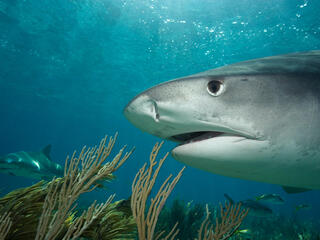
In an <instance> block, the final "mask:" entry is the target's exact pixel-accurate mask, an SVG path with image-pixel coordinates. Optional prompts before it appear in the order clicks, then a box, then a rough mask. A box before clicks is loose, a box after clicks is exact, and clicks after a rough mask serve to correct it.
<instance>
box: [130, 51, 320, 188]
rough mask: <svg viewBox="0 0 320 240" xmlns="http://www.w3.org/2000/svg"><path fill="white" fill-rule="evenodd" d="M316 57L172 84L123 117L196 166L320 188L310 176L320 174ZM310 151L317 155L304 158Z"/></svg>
mask: <svg viewBox="0 0 320 240" xmlns="http://www.w3.org/2000/svg"><path fill="white" fill-rule="evenodd" d="M309 55H310V54H309ZM309 55H308V54H300V55H299V54H297V55H294V56H293V55H291V56H290V55H288V56H289V57H288V56H284V57H283V56H281V57H270V58H264V59H258V60H252V61H247V62H242V63H238V64H234V65H229V66H225V67H221V68H218V69H214V70H210V71H207V72H204V73H199V74H196V75H192V76H188V77H183V78H179V79H175V80H172V81H169V82H165V83H163V84H160V85H157V86H155V87H152V88H150V89H148V90H146V91H144V92H142V93H141V94H139V95H138V96H137V97H135V98H134V99H133V100H132V101H131V102H130V103H129V104H128V105H127V106H126V108H125V109H124V115H125V116H126V118H127V119H128V120H129V121H130V122H131V123H132V124H134V125H135V126H136V127H138V128H139V129H141V130H142V131H145V132H148V133H150V134H152V135H155V136H157V137H160V138H163V139H168V140H171V141H175V142H177V143H178V145H177V147H175V148H174V149H173V150H172V156H173V157H174V158H175V159H176V160H178V161H181V162H183V163H185V164H188V165H190V166H193V167H197V168H200V169H203V170H206V171H209V172H213V173H217V174H222V175H226V176H231V177H238V178H242V179H249V180H256V181H262V182H268V183H276V184H281V185H286V186H294V187H308V188H320V181H318V182H316V183H315V182H314V180H312V181H311V180H310V177H308V174H311V175H312V176H313V177H316V176H317V177H316V178H317V179H319V171H320V163H319V162H316V164H317V165H316V167H317V170H314V167H315V166H314V165H313V164H315V161H316V156H318V150H317V148H316V146H317V143H319V142H320V137H319V135H320V134H319V135H317V133H319V130H314V129H315V128H317V127H320V126H317V124H318V123H315V122H314V119H315V115H317V116H319V109H318V107H317V106H318V105H317V104H319V103H318V102H317V101H319V98H318V97H317V95H316V94H318V93H317V92H316V91H317V89H319V76H320V74H319V70H318V72H317V73H314V72H312V71H314V69H313V68H312V69H310V68H307V67H306V66H307V65H308V62H307V60H309V61H311V62H312V63H314V61H315V59H316V63H317V64H319V58H320V57H319V56H320V54H319V52H318V54H311V55H312V57H313V58H311V57H308V56H309ZM292 59H293V60H292ZM317 61H318V62H317ZM288 63H290V64H288ZM302 63H303V64H302ZM292 65H294V66H292ZM319 65H320V64H319ZM288 66H290V68H288ZM310 66H314V64H310ZM301 71H302V72H301ZM303 71H305V72H303ZM309 71H310V72H309ZM295 72H297V74H293V73H295ZM316 81H318V83H317V84H318V85H316ZM301 96H303V97H301ZM310 103H312V104H313V105H310ZM306 124H309V125H307V126H308V127H306ZM310 124H311V125H310ZM312 124H313V125H312ZM317 129H319V128H317ZM315 131H316V132H315ZM306 153H307V154H311V153H313V157H311V156H310V155H309V157H307V160H306V161H303V160H302V159H303V158H304V159H306V158H305V157H303V156H304V154H306ZM312 169H313V170H312ZM303 171H305V174H306V176H305V178H300V179H299V180H300V181H299V182H298V181H297V180H295V178H296V177H297V176H298V175H299V174H300V175H301V173H302V172H303ZM317 174H318V175H317Z"/></svg>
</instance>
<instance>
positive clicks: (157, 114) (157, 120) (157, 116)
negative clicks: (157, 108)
mask: <svg viewBox="0 0 320 240" xmlns="http://www.w3.org/2000/svg"><path fill="white" fill-rule="evenodd" d="M159 118H160V115H159V113H156V119H155V120H156V122H159Z"/></svg>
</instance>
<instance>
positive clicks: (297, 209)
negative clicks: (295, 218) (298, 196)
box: [294, 204, 311, 211]
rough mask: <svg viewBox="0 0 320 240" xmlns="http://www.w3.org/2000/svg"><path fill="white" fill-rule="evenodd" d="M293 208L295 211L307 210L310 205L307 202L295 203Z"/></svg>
mask: <svg viewBox="0 0 320 240" xmlns="http://www.w3.org/2000/svg"><path fill="white" fill-rule="evenodd" d="M294 209H295V210H296V211H299V210H301V209H306V210H308V209H311V205H309V204H299V205H296V206H295V207H294Z"/></svg>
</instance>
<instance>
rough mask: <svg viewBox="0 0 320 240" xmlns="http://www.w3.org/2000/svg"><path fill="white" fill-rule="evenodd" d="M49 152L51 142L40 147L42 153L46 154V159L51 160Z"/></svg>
mask: <svg viewBox="0 0 320 240" xmlns="http://www.w3.org/2000/svg"><path fill="white" fill-rule="evenodd" d="M50 152H51V144H49V145H47V146H45V147H44V148H43V149H42V153H43V154H44V155H46V156H47V158H48V159H50V160H51V157H50Z"/></svg>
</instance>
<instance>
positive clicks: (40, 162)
mask: <svg viewBox="0 0 320 240" xmlns="http://www.w3.org/2000/svg"><path fill="white" fill-rule="evenodd" d="M50 150H51V145H48V146H47V147H45V148H44V149H43V150H42V151H40V152H24V151H20V152H15V153H9V154H7V155H5V156H2V157H0V173H5V174H9V175H13V176H23V177H27V178H33V179H45V180H50V179H52V178H53V177H54V176H57V177H61V176H63V168H62V167H61V165H59V164H57V163H55V162H53V161H52V160H51V158H50V155H49V154H50Z"/></svg>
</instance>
